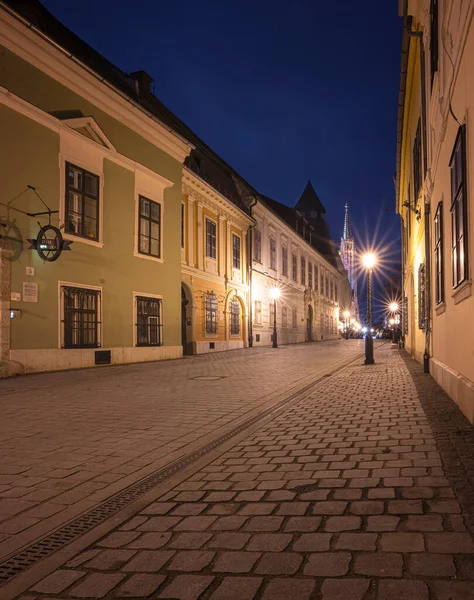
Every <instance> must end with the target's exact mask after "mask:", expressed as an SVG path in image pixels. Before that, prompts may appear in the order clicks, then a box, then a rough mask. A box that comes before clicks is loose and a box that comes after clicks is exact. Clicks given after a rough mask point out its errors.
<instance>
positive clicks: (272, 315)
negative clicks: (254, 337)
mask: <svg viewBox="0 0 474 600" xmlns="http://www.w3.org/2000/svg"><path fill="white" fill-rule="evenodd" d="M274 302H275V300H273V302H270V303H269V305H268V311H269V314H270V319H269V321H270V327H274V324H275V323H274V322H275V304H274Z"/></svg>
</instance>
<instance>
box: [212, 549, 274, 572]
mask: <svg viewBox="0 0 474 600" xmlns="http://www.w3.org/2000/svg"><path fill="white" fill-rule="evenodd" d="M261 556H262V554H261V553H260V552H221V553H219V554H218V556H217V560H216V562H215V564H214V567H213V569H212V570H213V571H214V572H218V573H250V571H251V570H252V568H253V567H254V565H255V563H256V562H257V560H258V559H259V558H260V557H261Z"/></svg>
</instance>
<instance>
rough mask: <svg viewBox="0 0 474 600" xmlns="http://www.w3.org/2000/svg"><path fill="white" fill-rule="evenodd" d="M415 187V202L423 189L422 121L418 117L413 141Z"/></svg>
mask: <svg viewBox="0 0 474 600" xmlns="http://www.w3.org/2000/svg"><path fill="white" fill-rule="evenodd" d="M413 189H414V192H415V204H416V203H417V202H418V196H419V195H420V190H421V123H420V120H419V119H418V126H417V128H416V136H415V141H414V143H413Z"/></svg>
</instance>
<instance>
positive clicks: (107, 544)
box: [97, 531, 140, 548]
mask: <svg viewBox="0 0 474 600" xmlns="http://www.w3.org/2000/svg"><path fill="white" fill-rule="evenodd" d="M139 535H140V532H138V531H115V532H114V533H111V534H110V535H108V536H107V537H105V538H104V539H102V540H100V541H99V542H97V545H98V546H103V547H104V548H120V547H121V546H126V545H127V544H130V542H133V540H134V539H136V538H137V537H138V536H139Z"/></svg>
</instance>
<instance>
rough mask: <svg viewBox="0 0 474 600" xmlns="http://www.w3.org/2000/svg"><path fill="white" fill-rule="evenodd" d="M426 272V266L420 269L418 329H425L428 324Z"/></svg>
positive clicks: (422, 265) (421, 266)
mask: <svg viewBox="0 0 474 600" xmlns="http://www.w3.org/2000/svg"><path fill="white" fill-rule="evenodd" d="M425 302H426V271H425V265H424V264H421V265H420V266H419V268H418V329H424V328H425V324H426V310H425Z"/></svg>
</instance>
